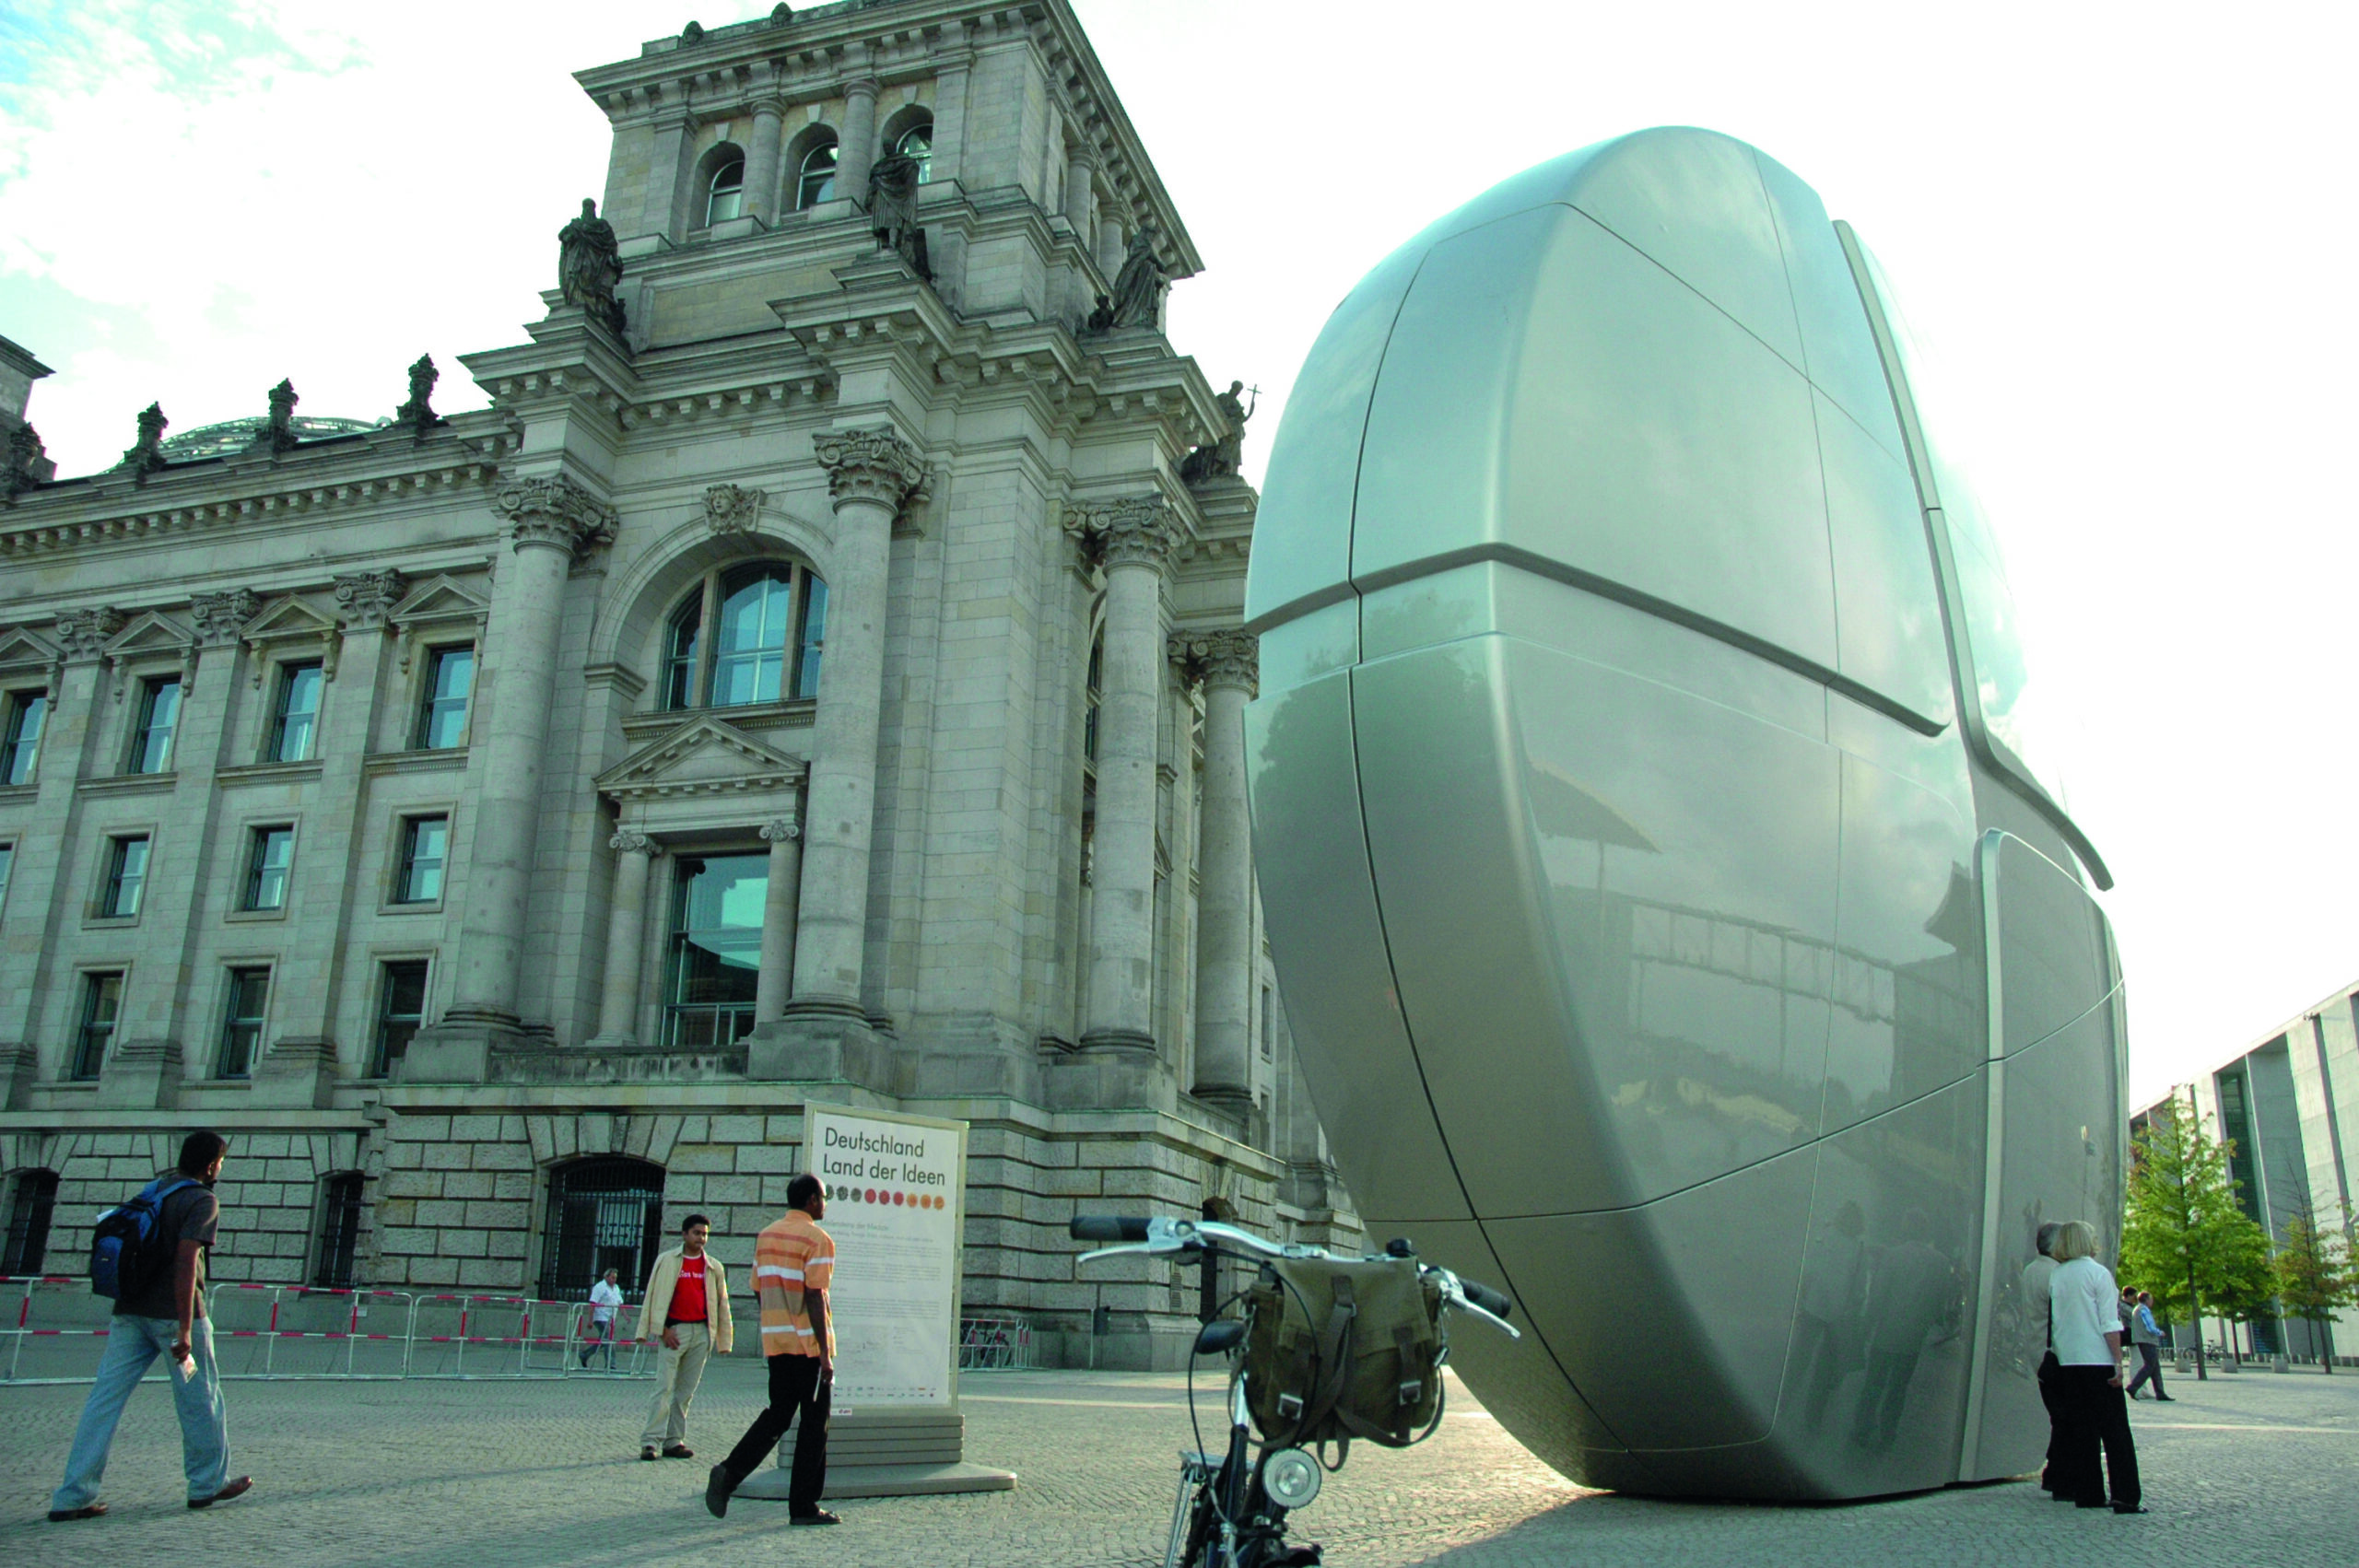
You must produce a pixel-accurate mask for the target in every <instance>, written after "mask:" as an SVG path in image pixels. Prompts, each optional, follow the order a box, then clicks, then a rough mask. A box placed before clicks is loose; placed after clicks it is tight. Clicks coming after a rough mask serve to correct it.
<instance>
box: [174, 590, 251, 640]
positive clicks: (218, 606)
mask: <svg viewBox="0 0 2359 1568" xmlns="http://www.w3.org/2000/svg"><path fill="white" fill-rule="evenodd" d="M261 613H262V595H261V594H259V593H256V592H255V591H253V590H252V589H250V588H232V589H229V590H227V591H224V592H220V593H198V594H193V595H191V596H190V598H189V614H190V617H191V618H192V619H194V621H195V622H196V640H197V642H198V643H199V644H200V645H201V646H204V647H206V648H213V647H217V646H219V645H220V644H222V643H225V642H235V641H237V640H238V633H239V632H240V631H241V630H243V629H244V627H245V624H246V623H247V622H248V621H251V620H252V619H253V618H254V617H255V616H256V615H258V614H261Z"/></svg>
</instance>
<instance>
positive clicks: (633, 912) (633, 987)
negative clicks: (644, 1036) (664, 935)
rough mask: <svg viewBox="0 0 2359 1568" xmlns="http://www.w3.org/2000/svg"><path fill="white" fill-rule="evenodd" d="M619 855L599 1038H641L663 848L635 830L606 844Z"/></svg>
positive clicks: (609, 909)
mask: <svg viewBox="0 0 2359 1568" xmlns="http://www.w3.org/2000/svg"><path fill="white" fill-rule="evenodd" d="M606 848H609V849H612V850H613V851H615V889H614V895H613V896H612V897H611V898H610V899H609V900H608V901H607V904H606V967H605V969H604V971H603V972H602V973H601V974H600V976H599V978H598V1038H599V1039H601V1040H605V1041H614V1042H620V1041H625V1040H633V1039H636V1038H638V1036H639V978H640V975H639V971H640V964H641V962H642V961H643V960H644V958H645V956H646V947H647V885H648V880H649V873H650V872H651V870H652V868H653V865H654V862H655V858H656V857H657V856H658V855H661V854H662V853H663V846H662V845H660V844H658V843H656V842H655V840H653V839H652V838H650V837H648V836H647V835H646V834H644V833H641V832H640V831H639V830H638V829H637V828H631V827H626V828H623V829H621V830H619V831H618V832H616V834H615V836H614V837H611V838H609V839H607V840H606Z"/></svg>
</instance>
